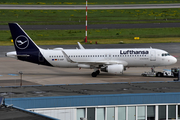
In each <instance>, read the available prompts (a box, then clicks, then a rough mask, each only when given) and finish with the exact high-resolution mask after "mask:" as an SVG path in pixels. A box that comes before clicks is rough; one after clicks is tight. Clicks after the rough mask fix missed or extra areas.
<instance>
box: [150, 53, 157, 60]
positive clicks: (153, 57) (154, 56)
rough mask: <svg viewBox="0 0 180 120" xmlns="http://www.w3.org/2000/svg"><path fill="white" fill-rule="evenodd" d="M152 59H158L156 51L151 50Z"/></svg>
mask: <svg viewBox="0 0 180 120" xmlns="http://www.w3.org/2000/svg"><path fill="white" fill-rule="evenodd" d="M150 61H156V51H155V50H151V52H150Z"/></svg>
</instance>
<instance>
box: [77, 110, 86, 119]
mask: <svg viewBox="0 0 180 120" xmlns="http://www.w3.org/2000/svg"><path fill="white" fill-rule="evenodd" d="M80 118H85V109H84V108H79V109H77V120H80Z"/></svg>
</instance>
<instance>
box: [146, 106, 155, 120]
mask: <svg viewBox="0 0 180 120" xmlns="http://www.w3.org/2000/svg"><path fill="white" fill-rule="evenodd" d="M147 120H155V106H147Z"/></svg>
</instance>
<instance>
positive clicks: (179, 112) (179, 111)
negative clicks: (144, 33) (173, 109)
mask: <svg viewBox="0 0 180 120" xmlns="http://www.w3.org/2000/svg"><path fill="white" fill-rule="evenodd" d="M178 119H180V105H178Z"/></svg>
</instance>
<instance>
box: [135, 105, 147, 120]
mask: <svg viewBox="0 0 180 120" xmlns="http://www.w3.org/2000/svg"><path fill="white" fill-rule="evenodd" d="M137 117H138V120H145V119H146V106H138V116H137Z"/></svg>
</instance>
